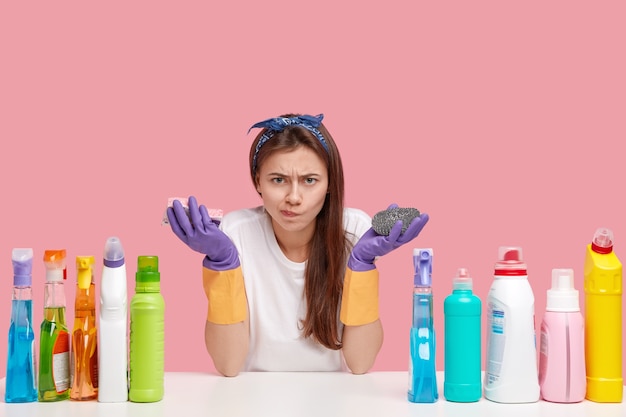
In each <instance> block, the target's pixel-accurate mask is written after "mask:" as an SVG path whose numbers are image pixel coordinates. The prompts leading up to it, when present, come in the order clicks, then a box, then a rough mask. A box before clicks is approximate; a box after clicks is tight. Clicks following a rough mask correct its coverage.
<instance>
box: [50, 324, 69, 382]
mask: <svg viewBox="0 0 626 417" xmlns="http://www.w3.org/2000/svg"><path fill="white" fill-rule="evenodd" d="M52 378H53V380H54V386H55V387H56V391H57V393H59V394H61V393H63V392H65V391H67V390H68V389H69V387H70V338H69V334H68V333H67V332H66V331H60V332H59V333H58V335H57V338H56V340H55V342H54V347H53V348H52Z"/></svg>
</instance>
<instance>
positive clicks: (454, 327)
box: [443, 268, 482, 402]
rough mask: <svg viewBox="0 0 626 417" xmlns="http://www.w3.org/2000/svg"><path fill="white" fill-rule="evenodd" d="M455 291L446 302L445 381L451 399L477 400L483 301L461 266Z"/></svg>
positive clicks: (447, 395)
mask: <svg viewBox="0 0 626 417" xmlns="http://www.w3.org/2000/svg"><path fill="white" fill-rule="evenodd" d="M452 286H453V290H452V294H450V295H448V296H447V297H446V298H445V300H444V303H443V311H444V318H445V322H444V331H445V338H444V344H445V346H444V383H443V395H444V397H445V398H446V400H448V401H455V402H475V401H478V400H480V398H481V397H482V383H481V369H482V368H481V361H482V353H481V343H482V342H481V337H482V336H481V309H482V306H481V301H480V298H478V297H477V296H476V295H475V294H473V293H472V278H470V275H469V272H468V270H467V269H466V268H459V269H458V270H457V274H456V276H455V277H454V278H453V280H452Z"/></svg>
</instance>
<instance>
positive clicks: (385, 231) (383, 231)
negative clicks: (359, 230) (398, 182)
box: [372, 207, 420, 236]
mask: <svg viewBox="0 0 626 417" xmlns="http://www.w3.org/2000/svg"><path fill="white" fill-rule="evenodd" d="M419 215H420V212H419V210H418V209H415V208H406V207H392V208H389V209H387V210H383V211H379V212H378V213H376V214H375V215H374V217H373V218H372V229H374V231H375V232H376V233H378V234H379V235H382V236H387V235H389V232H391V228H392V227H393V226H394V225H395V224H396V223H397V222H398V221H400V220H402V233H404V232H406V229H407V228H408V227H409V224H411V221H412V220H413V219H414V218H416V217H419Z"/></svg>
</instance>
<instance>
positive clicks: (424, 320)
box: [408, 248, 439, 403]
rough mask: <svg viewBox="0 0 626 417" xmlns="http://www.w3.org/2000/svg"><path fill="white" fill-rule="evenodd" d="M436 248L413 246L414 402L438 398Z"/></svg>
mask: <svg viewBox="0 0 626 417" xmlns="http://www.w3.org/2000/svg"><path fill="white" fill-rule="evenodd" d="M432 260H433V250H432V249H430V248H429V249H413V266H414V268H415V275H414V278H413V325H412V326H411V360H410V362H409V392H408V398H409V401H410V402H413V403H434V402H435V401H437V398H438V397H439V394H438V393H437V375H436V369H435V329H434V327H433V292H432V287H431V283H432V272H433V268H432Z"/></svg>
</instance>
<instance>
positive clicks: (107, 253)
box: [103, 236, 124, 268]
mask: <svg viewBox="0 0 626 417" xmlns="http://www.w3.org/2000/svg"><path fill="white" fill-rule="evenodd" d="M103 259H104V266H106V267H109V268H117V267H120V266H122V265H124V248H123V247H122V242H121V241H120V239H119V238H118V237H116V236H111V237H110V238H108V239H107V241H106V243H105V244H104V256H103Z"/></svg>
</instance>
